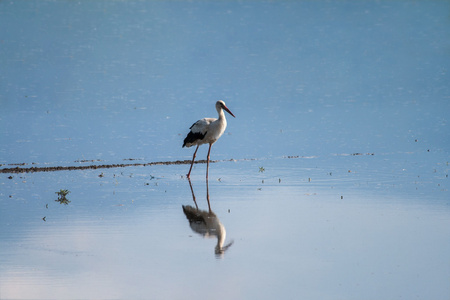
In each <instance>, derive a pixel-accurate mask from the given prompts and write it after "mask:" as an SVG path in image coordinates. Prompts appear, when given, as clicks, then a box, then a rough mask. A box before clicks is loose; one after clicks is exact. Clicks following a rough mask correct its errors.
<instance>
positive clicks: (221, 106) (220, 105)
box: [216, 100, 236, 118]
mask: <svg viewBox="0 0 450 300" xmlns="http://www.w3.org/2000/svg"><path fill="white" fill-rule="evenodd" d="M216 109H217V111H218V112H220V110H222V109H223V110H225V111H226V112H227V113H229V114H230V115H232V116H233V118H236V117H235V116H234V115H233V113H232V112H231V111H230V110H229V109H228V107H227V106H226V105H225V102H223V101H222V100H219V101H217V102H216Z"/></svg>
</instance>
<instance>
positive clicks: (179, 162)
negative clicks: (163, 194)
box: [0, 160, 217, 174]
mask: <svg viewBox="0 0 450 300" xmlns="http://www.w3.org/2000/svg"><path fill="white" fill-rule="evenodd" d="M215 162H217V160H215V161H210V163H215ZM190 163H191V160H176V161H159V162H149V163H134V164H106V165H90V166H65V167H63V166H56V167H29V168H20V167H15V168H4V169H0V173H16V174H17V173H34V172H55V171H75V170H96V169H111V168H125V167H146V166H156V165H188V164H190ZM195 163H196V164H204V163H206V160H198V161H196V162H195Z"/></svg>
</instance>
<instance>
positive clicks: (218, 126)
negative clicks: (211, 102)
mask: <svg viewBox="0 0 450 300" xmlns="http://www.w3.org/2000/svg"><path fill="white" fill-rule="evenodd" d="M216 110H217V113H218V114H219V118H218V119H214V118H204V119H201V120H198V121H197V122H195V123H194V124H192V126H191V128H190V129H191V131H190V132H189V133H188V135H187V136H186V138H185V139H184V143H183V147H185V146H186V147H191V146H195V145H196V146H197V148H196V149H195V152H194V156H193V157H192V163H191V167H190V168H189V173H187V175H186V177H187V178H190V177H191V171H192V165H193V164H194V160H195V155H196V154H197V150H198V147H200V145H203V144H209V149H208V157H207V161H206V179H208V170H209V153H210V152H211V146H212V144H214V143H215V142H216V141H217V140H218V139H219V138H220V136H221V135H222V134H223V132H224V131H225V128H226V127H227V119H225V114H224V112H223V111H224V110H225V111H226V112H228V113H229V114H230V115H232V116H233V117H235V116H234V115H233V113H232V112H231V111H230V110H229V109H228V107H227V106H226V105H225V102H223V101H222V100H219V101H217V102H216Z"/></svg>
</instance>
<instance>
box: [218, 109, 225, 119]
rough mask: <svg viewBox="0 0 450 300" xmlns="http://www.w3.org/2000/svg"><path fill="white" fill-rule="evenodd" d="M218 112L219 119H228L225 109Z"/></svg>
mask: <svg viewBox="0 0 450 300" xmlns="http://www.w3.org/2000/svg"><path fill="white" fill-rule="evenodd" d="M218 113H219V120H225V121H226V119H225V113H224V112H223V109H221V110H219V111H218Z"/></svg>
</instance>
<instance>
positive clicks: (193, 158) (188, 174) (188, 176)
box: [186, 145, 200, 179]
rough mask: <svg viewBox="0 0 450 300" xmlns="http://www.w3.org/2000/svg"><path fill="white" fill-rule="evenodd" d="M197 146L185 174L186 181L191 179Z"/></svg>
mask: <svg viewBox="0 0 450 300" xmlns="http://www.w3.org/2000/svg"><path fill="white" fill-rule="evenodd" d="M199 146H200V145H197V148H196V149H195V152H194V156H193V157H192V162H191V167H190V168H189V173H187V175H186V177H187V179H189V178H191V171H192V166H193V165H194V160H195V155H196V154H197V150H198V147H199Z"/></svg>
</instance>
